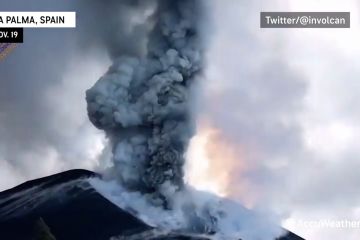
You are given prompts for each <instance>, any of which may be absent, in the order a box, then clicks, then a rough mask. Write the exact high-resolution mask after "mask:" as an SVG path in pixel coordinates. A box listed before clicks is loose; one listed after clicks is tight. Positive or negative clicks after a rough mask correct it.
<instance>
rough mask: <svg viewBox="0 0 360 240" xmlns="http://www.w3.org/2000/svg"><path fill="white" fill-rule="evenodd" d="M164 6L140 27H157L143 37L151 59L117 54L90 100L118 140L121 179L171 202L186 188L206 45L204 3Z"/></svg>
mask: <svg viewBox="0 0 360 240" xmlns="http://www.w3.org/2000/svg"><path fill="white" fill-rule="evenodd" d="M125 2H126V1H125ZM135 2H136V3H134V4H141V2H144V1H135ZM156 3H157V4H156V7H155V8H154V9H155V10H154V12H153V14H151V15H149V17H148V19H146V20H145V21H144V22H142V23H138V25H136V24H134V27H133V28H132V29H133V31H135V29H143V30H144V29H150V31H148V32H147V34H146V37H145V39H142V38H140V39H137V40H138V41H145V42H147V45H146V48H145V52H144V54H141V51H131V52H132V53H134V54H129V52H127V51H124V54H118V53H119V51H116V52H111V53H113V54H111V55H112V57H113V64H112V66H111V67H110V68H109V70H108V72H107V73H106V74H105V75H104V76H103V77H101V78H100V79H99V81H98V82H97V83H96V84H95V85H94V86H93V87H92V88H91V89H89V90H88V91H87V93H86V100H87V103H88V115H89V118H90V120H91V122H92V123H93V124H94V125H95V126H96V127H97V128H99V129H102V130H104V131H105V132H106V134H107V136H108V137H109V139H110V140H111V144H112V152H113V169H112V172H113V175H114V176H115V177H116V178H117V179H118V180H119V181H120V183H121V184H122V185H123V186H125V187H126V188H127V189H129V190H133V191H139V192H141V193H150V194H151V195H152V196H154V197H155V199H157V200H159V201H160V203H161V204H164V201H161V199H163V200H164V199H167V198H168V196H170V194H172V193H173V192H174V191H178V190H180V189H182V187H183V186H184V180H183V176H184V173H183V166H184V161H185V159H184V152H185V151H186V149H187V146H188V143H189V140H190V138H191V136H192V135H193V128H194V127H193V122H192V117H191V110H190V107H191V104H192V103H191V101H192V100H191V99H192V97H191V89H192V87H193V86H194V82H195V81H196V79H197V78H198V75H199V73H200V72H201V69H202V66H203V57H202V53H203V48H204V47H203V46H204V45H203V43H202V38H201V34H200V31H199V25H200V24H201V21H200V20H201V16H202V12H201V6H200V5H201V2H200V1H197V0H175V1H166V0H162V1H157V2H156ZM150 5H151V4H149V5H147V6H148V7H149V6H150ZM128 7H132V6H128ZM149 9H151V8H150V7H149ZM149 11H150V10H149ZM135 22H136V21H135ZM149 25H152V26H151V28H149ZM113 31H117V29H116V28H115V29H114V30H113ZM144 31H145V30H144ZM129 33H130V34H128V35H129V36H130V35H131V36H136V34H135V33H134V32H131V31H130V32H129ZM132 33H133V34H132ZM134 34H135V35H134ZM138 36H139V35H138ZM142 36H144V35H142ZM107 39H108V38H107ZM129 39H131V38H129ZM112 44H113V42H111V45H109V46H108V47H109V51H111V49H114V47H113V45H112ZM119 44H120V45H121V44H122V43H121V42H119ZM129 44H132V43H129ZM115 49H121V48H115ZM165 202H166V201H165Z"/></svg>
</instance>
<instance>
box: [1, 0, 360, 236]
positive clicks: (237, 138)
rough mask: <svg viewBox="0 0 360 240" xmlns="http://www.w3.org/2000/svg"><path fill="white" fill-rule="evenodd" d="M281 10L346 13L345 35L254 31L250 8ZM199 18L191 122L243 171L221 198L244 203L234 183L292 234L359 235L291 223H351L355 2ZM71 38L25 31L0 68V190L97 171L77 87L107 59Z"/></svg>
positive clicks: (11, 0) (47, 4)
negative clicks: (208, 131)
mask: <svg viewBox="0 0 360 240" xmlns="http://www.w3.org/2000/svg"><path fill="white" fill-rule="evenodd" d="M35 2H37V4H35ZM280 2H281V3H280ZM76 8H78V6H72V3H71V1H62V2H61V3H60V1H55V0H51V1H49V0H46V1H45V0H40V1H39V0H37V1H32V2H31V4H30V3H29V1H27V0H5V1H3V2H2V4H1V10H5V11H8V10H14V11H24V10H37V11H41V10H54V11H55V10H57V11H63V10H73V9H76ZM287 10H291V11H351V14H352V22H351V29H327V30H325V29H260V28H259V12H260V11H287ZM210 11H211V13H210V14H211V16H212V19H213V23H212V25H211V26H212V27H211V28H210V29H209V36H208V39H209V49H208V52H207V62H208V67H207V70H206V71H205V80H204V81H206V82H205V83H204V84H203V89H202V91H201V92H202V94H203V95H202V96H201V98H200V101H201V104H200V106H202V109H201V112H200V113H199V116H201V117H204V118H207V120H208V121H210V122H211V124H212V126H213V127H215V128H216V129H218V130H220V131H221V136H222V137H221V138H222V139H223V140H224V141H226V142H227V143H229V145H231V146H234V148H236V149H239V148H241V149H245V150H246V151H247V152H250V153H249V154H247V156H248V157H244V158H241V159H240V160H239V159H238V161H245V162H246V163H244V164H245V165H246V164H248V165H251V166H252V168H251V171H248V172H246V173H245V174H239V172H240V169H236V168H234V169H233V170H232V171H231V178H230V183H231V186H233V187H231V186H230V187H228V188H229V189H228V190H229V191H230V194H229V195H230V196H232V197H234V198H239V200H243V201H246V200H248V199H246V196H244V194H243V193H239V191H238V189H237V187H236V186H239V185H242V184H243V183H244V182H246V183H248V185H247V187H249V189H248V191H247V192H246V194H245V195H247V196H251V197H252V196H253V197H254V198H258V200H259V202H260V203H262V204H268V205H269V206H271V208H273V209H274V210H276V211H278V212H280V213H282V214H284V215H283V219H284V224H285V226H286V227H288V228H290V229H291V230H293V231H294V232H296V233H298V234H300V235H301V236H303V237H305V238H307V239H310V240H327V239H349V240H355V239H356V240H357V239H358V236H360V229H336V228H332V229H331V228H327V229H326V228H303V227H301V226H299V225H298V224H296V221H300V220H327V219H330V220H359V221H360V206H359V202H360V189H359V187H358V186H359V185H358V183H359V182H360V174H358V169H360V148H359V146H358V144H359V142H360V131H359V122H360V121H359V120H360V110H359V107H358V103H359V102H360V82H359V76H360V66H359V65H360V61H359V59H360V44H358V43H359V42H360V41H359V40H360V28H359V23H360V19H359V3H358V1H357V0H342V1H340V0H287V1H280V0H279V1H277V0H270V1H268V0H257V1H251V2H250V1H246V2H245V1H240V0H213V1H212V4H211V7H210ZM79 32H81V33H83V32H82V29H81V26H78V29H76V30H73V29H59V30H50V29H31V30H30V29H26V31H25V36H24V44H21V45H18V46H17V47H16V48H15V49H14V50H13V51H12V52H11V54H9V56H8V57H7V58H6V59H5V60H3V61H1V62H0V190H4V189H6V188H9V187H12V186H14V185H16V184H19V183H21V182H23V181H26V180H29V179H33V178H37V177H41V176H44V175H49V174H52V173H56V172H60V171H63V170H66V169H71V168H87V169H96V168H97V167H98V166H99V164H101V163H99V161H98V159H99V155H100V153H101V150H102V147H103V145H104V136H103V134H102V133H101V132H100V131H98V130H96V129H95V128H94V127H93V126H92V125H91V123H90V122H89V121H88V119H87V115H86V102H85V91H86V89H88V88H89V87H91V86H92V85H93V84H94V82H95V81H96V80H97V79H98V78H99V77H100V76H101V75H102V74H103V73H104V72H105V71H106V69H107V67H108V66H109V65H110V60H109V57H108V56H107V54H106V51H105V50H103V49H101V48H93V47H92V45H91V44H89V42H86V43H87V44H88V45H85V46H84V44H82V43H83V42H82V41H83V40H84V39H82V38H81V36H80V34H79ZM90 43H91V42H90ZM237 156H238V155H237ZM226 164H227V163H226V161H225V160H224V165H226ZM240 165H241V164H240ZM229 166H230V165H229ZM231 166H234V165H231ZM236 166H237V165H236ZM223 167H224V169H225V170H229V168H226V166H223ZM259 192H261V194H259ZM258 195H261V196H258Z"/></svg>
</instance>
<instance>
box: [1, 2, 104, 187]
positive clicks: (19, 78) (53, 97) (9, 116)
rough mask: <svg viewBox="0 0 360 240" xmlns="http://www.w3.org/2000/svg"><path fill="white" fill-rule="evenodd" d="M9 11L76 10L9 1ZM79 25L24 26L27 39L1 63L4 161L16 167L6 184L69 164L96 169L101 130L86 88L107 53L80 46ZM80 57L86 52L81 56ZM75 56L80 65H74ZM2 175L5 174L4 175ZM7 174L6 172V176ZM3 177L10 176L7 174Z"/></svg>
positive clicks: (6, 4) (6, 167)
mask: <svg viewBox="0 0 360 240" xmlns="http://www.w3.org/2000/svg"><path fill="white" fill-rule="evenodd" d="M2 8H3V10H4V11H11V10H13V11H14V10H16V11H19V10H36V11H41V10H43V11H44V10H52V11H55V10H58V11H62V10H72V9H73V7H72V6H71V4H70V2H62V3H60V2H59V1H38V5H37V6H36V7H34V4H33V3H32V4H30V3H29V2H28V1H20V0H17V1H7V2H4V3H3V4H2ZM75 32H76V30H75V29H46V30H44V29H25V39H24V40H25V41H24V43H23V44H21V45H18V46H17V47H16V49H14V51H13V52H12V53H11V54H9V56H8V57H7V58H6V59H5V60H4V61H2V62H1V64H0V76H1V81H0V134H1V138H0V162H1V165H2V166H4V168H1V170H0V171H1V173H2V174H9V172H12V173H13V174H11V175H13V177H12V180H11V181H7V182H5V183H3V184H2V185H1V187H2V189H4V188H6V187H11V186H12V185H14V184H17V183H20V182H21V181H24V180H28V179H31V178H36V177H41V176H44V175H48V174H51V173H55V172H60V171H62V170H65V169H69V168H76V167H86V168H92V167H94V165H95V164H96V156H95V155H96V154H97V153H95V152H93V149H96V148H98V151H100V150H99V148H100V145H101V139H103V137H102V135H100V133H98V132H97V131H96V130H95V129H94V128H93V127H92V126H91V124H90V123H89V122H88V120H87V115H86V104H85V90H86V89H87V87H88V86H90V85H91V84H92V83H93V82H95V81H96V79H97V77H98V76H99V75H101V74H102V73H103V72H104V71H105V66H106V63H107V62H106V61H107V57H106V56H104V55H103V56H102V55H97V56H96V57H97V58H98V59H99V61H102V62H103V63H104V64H101V63H99V62H98V61H95V60H94V56H93V55H90V54H89V55H85V54H84V53H83V52H80V51H78V49H79V46H78V40H77V36H76V35H75V34H74V33H75ZM80 56H81V57H80ZM74 61H77V62H80V63H81V64H80V67H78V68H77V69H74V68H73V67H72V66H73V65H74ZM2 174H1V175H2ZM2 176H3V175H2ZM2 181H5V180H3V179H2Z"/></svg>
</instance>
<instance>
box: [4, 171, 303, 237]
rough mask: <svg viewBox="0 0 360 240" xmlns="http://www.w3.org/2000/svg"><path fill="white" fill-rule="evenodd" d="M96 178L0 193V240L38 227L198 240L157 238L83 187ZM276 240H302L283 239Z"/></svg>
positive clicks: (82, 174)
mask: <svg viewBox="0 0 360 240" xmlns="http://www.w3.org/2000/svg"><path fill="white" fill-rule="evenodd" d="M92 177H100V176H99V175H98V174H96V173H94V172H91V171H87V170H71V171H66V172H63V173H59V174H55V175H52V176H48V177H44V178H40V179H36V180H32V181H28V182H25V183H23V184H21V185H19V186H17V187H14V188H12V189H9V190H6V191H3V192H0V239H1V240H40V239H52V238H46V237H37V236H38V235H37V232H38V231H39V229H37V228H39V222H40V223H42V224H44V225H45V226H46V227H45V228H49V231H50V232H51V234H52V235H53V236H54V237H55V238H56V240H108V239H110V238H113V239H127V240H142V239H153V240H165V239H179V240H186V239H187V240H191V239H192V240H199V239H204V240H205V239H207V238H206V237H203V236H195V235H191V234H186V233H168V232H159V231H158V230H157V229H154V228H152V227H150V226H148V225H147V224H145V223H144V222H143V221H141V220H140V219H138V218H136V217H134V216H133V215H131V214H129V213H127V212H126V211H124V210H123V209H121V208H119V207H118V206H116V205H114V204H113V203H111V202H110V201H109V200H107V199H106V198H104V197H103V196H102V195H100V194H99V193H98V192H96V190H95V189H93V188H92V187H91V186H90V184H89V183H88V182H87V181H86V179H87V178H92ZM281 240H302V238H300V237H298V236H296V235H295V234H292V233H288V235H287V236H285V237H282V238H281Z"/></svg>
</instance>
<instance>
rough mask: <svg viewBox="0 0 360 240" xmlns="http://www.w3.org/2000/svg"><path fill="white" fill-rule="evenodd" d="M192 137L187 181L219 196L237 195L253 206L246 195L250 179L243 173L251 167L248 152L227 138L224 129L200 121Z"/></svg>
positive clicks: (188, 157) (188, 156)
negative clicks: (246, 178) (248, 163)
mask: <svg viewBox="0 0 360 240" xmlns="http://www.w3.org/2000/svg"><path fill="white" fill-rule="evenodd" d="M198 125H199V126H201V127H200V128H199V129H198V133H197V135H196V136H195V137H193V138H192V140H191V143H190V146H189V150H188V154H187V170H186V173H187V174H186V176H185V177H186V180H187V182H188V183H189V184H190V185H192V186H194V187H195V188H196V189H199V190H204V191H209V192H212V193H215V194H217V195H220V196H223V197H224V196H231V197H234V196H235V197H236V199H237V200H240V201H242V202H243V203H244V204H246V205H248V206H249V205H251V204H250V202H249V201H248V199H249V198H248V196H247V194H246V193H247V190H248V187H247V182H246V180H245V179H243V177H242V175H243V173H244V172H245V170H246V169H247V168H248V167H247V166H246V161H245V157H246V156H245V152H244V150H243V149H241V147H239V146H236V145H233V144H231V143H230V142H229V141H227V140H226V139H225V138H224V136H222V134H221V132H220V131H219V130H217V129H216V128H214V127H211V125H210V124H208V123H204V122H201V124H198Z"/></svg>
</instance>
